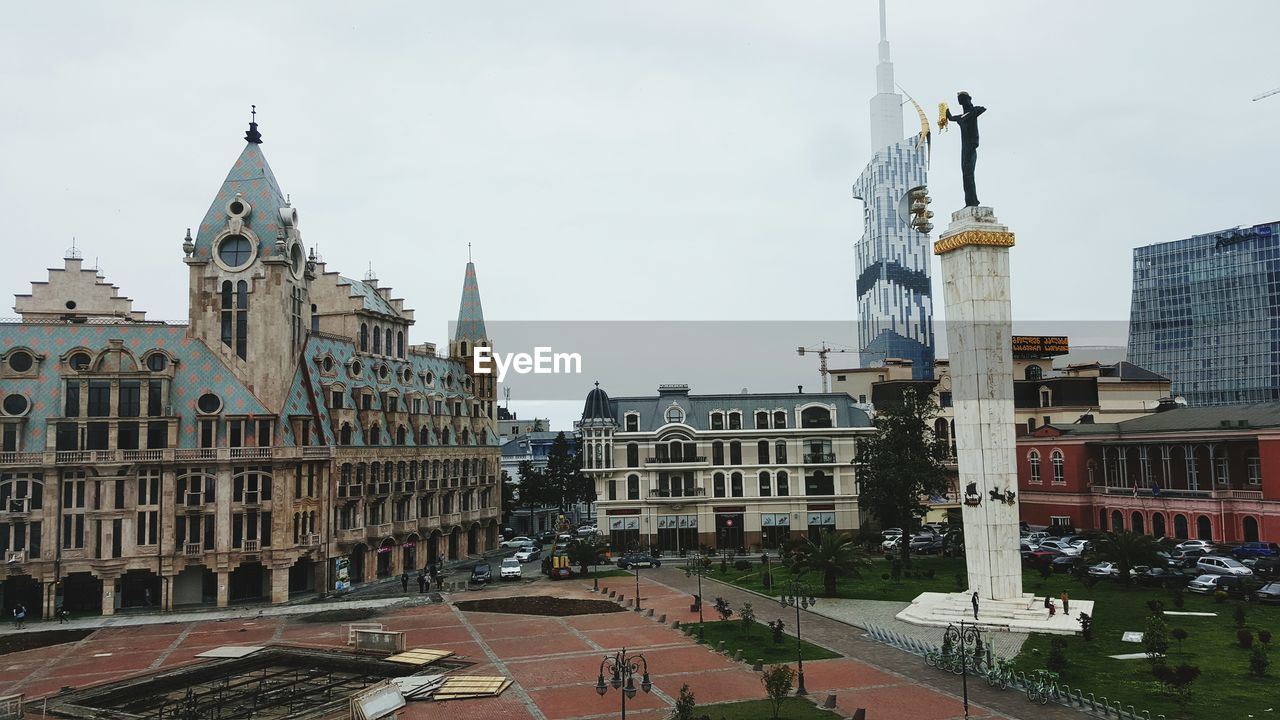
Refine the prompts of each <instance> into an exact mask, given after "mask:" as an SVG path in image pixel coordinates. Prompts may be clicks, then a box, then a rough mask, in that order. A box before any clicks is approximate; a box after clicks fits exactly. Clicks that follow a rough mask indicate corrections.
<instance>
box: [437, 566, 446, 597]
mask: <svg viewBox="0 0 1280 720" xmlns="http://www.w3.org/2000/svg"><path fill="white" fill-rule="evenodd" d="M436 592H444V574H443V573H441V572H440V571H439V570H437V571H436Z"/></svg>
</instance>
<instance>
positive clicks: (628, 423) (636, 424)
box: [623, 413, 640, 432]
mask: <svg viewBox="0 0 1280 720" xmlns="http://www.w3.org/2000/svg"><path fill="white" fill-rule="evenodd" d="M623 422H624V425H625V427H626V431H627V432H640V416H639V415H637V414H636V413H627V416H626V418H625V420H624V421H623Z"/></svg>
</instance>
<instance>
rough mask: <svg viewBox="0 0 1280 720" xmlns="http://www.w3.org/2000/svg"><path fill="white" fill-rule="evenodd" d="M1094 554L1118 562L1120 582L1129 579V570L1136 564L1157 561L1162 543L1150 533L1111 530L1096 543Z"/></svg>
mask: <svg viewBox="0 0 1280 720" xmlns="http://www.w3.org/2000/svg"><path fill="white" fill-rule="evenodd" d="M1095 545H1096V548H1095V549H1094V550H1093V554H1094V555H1095V556H1096V557H1098V558H1101V559H1103V560H1108V561H1110V562H1113V563H1115V564H1116V566H1117V567H1118V568H1119V570H1120V582H1128V581H1129V570H1130V569H1131V568H1133V566H1135V565H1147V564H1152V563H1155V562H1156V561H1157V559H1158V558H1159V556H1158V555H1157V554H1156V553H1158V552H1159V551H1160V544H1159V543H1158V542H1157V541H1156V539H1155V538H1153V537H1151V536H1150V535H1139V534H1138V533H1131V532H1125V531H1121V532H1109V533H1107V534H1106V535H1104V536H1103V537H1102V538H1101V539H1100V540H1098V541H1097V542H1096V543H1095Z"/></svg>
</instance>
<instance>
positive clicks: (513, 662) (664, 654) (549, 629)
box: [0, 569, 1078, 720]
mask: <svg viewBox="0 0 1280 720" xmlns="http://www.w3.org/2000/svg"><path fill="white" fill-rule="evenodd" d="M642 573H643V574H642V576H641V587H642V591H641V595H642V597H641V603H642V606H643V607H644V608H645V609H646V610H647V609H648V608H650V607H652V608H654V610H655V614H656V615H663V614H665V615H667V616H668V618H667V619H668V621H670V620H673V619H674V620H680V621H681V622H682V623H690V622H696V621H697V615H696V613H691V612H690V611H689V600H690V597H689V596H690V591H689V589H688V588H689V587H690V586H691V585H692V583H693V582H695V581H694V580H693V579H690V578H685V577H684V573H683V571H681V570H679V569H660V570H654V571H648V572H646V571H642ZM616 580H618V581H619V582H618V583H617V586H616V587H615V589H618V590H623V591H624V592H625V593H626V595H627V596H628V597H632V596H633V595H634V588H635V585H634V581H632V582H631V583H627V582H626V580H627V578H617V579H616ZM704 582H705V581H704ZM602 585H603V586H604V587H608V585H607V582H602ZM534 593H536V594H545V595H555V596H561V597H574V598H592V599H600V598H601V597H602V596H601V595H599V594H594V593H592V592H591V589H590V586H589V585H587V584H584V583H579V582H573V581H569V582H557V583H551V582H549V581H540V582H538V583H535V584H532V585H526V584H518V585H506V586H504V585H500V584H499V585H495V586H493V587H491V588H486V589H485V590H482V591H479V592H469V593H465V594H461V593H460V594H458V596H457V597H456V598H453V599H459V600H461V599H471V598H476V597H500V596H505V595H518V594H534ZM705 595H707V596H708V597H715V596H716V595H722V596H724V597H726V598H728V599H729V600H730V602H731V603H733V605H734V606H735V607H740V606H741V604H742V603H743V602H745V601H750V602H752V603H753V605H754V606H755V608H756V614H757V617H758V619H759V620H760V621H762V622H764V621H767V620H770V619H773V618H774V617H776V616H778V615H781V614H783V610H782V608H779V607H778V606H777V604H776V603H772V602H769V601H768V600H766V599H764V598H761V597H758V596H753V595H749V594H747V593H745V592H741V591H738V590H735V589H733V588H730V587H727V586H722V585H718V584H713V585H712V586H711V587H709V588H706V589H705ZM313 609H315V610H327V609H329V607H328V606H324V605H319V606H313ZM707 610H708V611H709V610H710V608H709V607H708V608H707ZM381 611H382V614H381V615H380V616H379V617H378V618H376V619H375V620H376V621H377V622H381V623H383V624H384V625H385V626H386V627H387V628H388V629H392V630H403V631H405V632H406V633H407V636H408V637H407V640H408V644H409V646H411V647H436V648H444V649H449V650H453V651H455V652H456V653H458V655H459V656H461V657H463V658H465V659H467V660H469V661H471V662H473V663H474V665H473V666H471V667H469V668H467V669H465V670H464V671H462V672H465V673H467V674H482V675H505V676H508V677H510V678H512V680H513V681H514V682H513V685H512V687H511V688H510V689H509V690H508V691H507V692H505V693H504V694H503V695H502V696H500V697H497V698H487V699H480V700H467V701H451V702H448V703H432V702H414V703H411V704H410V705H409V706H408V707H407V708H406V709H405V710H404V711H403V712H402V715H401V716H402V718H404V719H405V720H415V719H418V718H431V719H432V720H439V719H440V718H445V717H448V720H493V718H512V719H513V720H526V719H527V720H572V719H576V720H583V719H595V718H600V719H603V718H613V717H617V716H618V714H619V710H620V703H621V697H622V696H621V694H620V693H619V692H618V691H614V690H610V691H609V692H608V693H607V694H606V695H605V696H604V697H601V696H599V695H598V694H597V693H596V691H595V688H594V685H595V679H596V675H597V674H598V673H599V668H600V661H601V659H602V658H603V656H604V655H605V654H606V653H612V652H614V651H616V650H618V649H620V648H622V647H624V646H625V647H626V648H627V649H628V650H629V651H634V652H642V653H643V654H644V656H645V657H646V659H647V660H648V662H649V670H650V673H651V676H652V679H653V682H654V690H653V692H652V693H650V694H645V693H638V694H637V696H636V698H635V699H634V700H631V701H628V703H627V715H628V717H629V718H632V719H633V720H659V719H660V718H665V717H666V715H667V713H668V712H669V710H670V706H671V705H672V703H673V698H674V697H676V696H678V694H679V692H680V686H681V685H682V684H686V683H687V684H688V685H689V687H690V688H691V689H692V690H693V692H694V693H695V695H696V697H697V700H698V703H699V704H700V705H703V706H706V705H709V704H712V703H720V702H733V701H738V700H757V699H762V698H763V697H764V693H763V689H762V687H761V685H760V680H759V675H758V673H755V672H752V671H751V669H750V666H749V665H748V664H745V663H739V662H734V661H732V660H730V659H729V658H726V657H723V656H721V655H719V654H716V653H715V652H713V651H711V650H710V649H709V648H707V647H704V646H701V645H698V644H697V643H695V642H693V641H692V640H691V639H690V638H688V637H686V636H685V635H684V634H683V633H681V632H680V631H677V630H674V629H672V628H670V627H669V626H668V625H662V624H660V623H658V622H657V619H656V617H649V616H648V615H647V613H645V612H635V611H624V612H616V613H608V614H596V615H583V616H575V617H532V616H516V615H505V614H499V613H482V612H464V611H460V610H458V609H457V608H455V607H454V606H453V605H452V604H451V603H446V604H429V605H410V606H394V605H393V606H388V607H384V608H382V609H381ZM784 619H785V620H786V622H787V623H788V629H790V625H791V623H793V622H794V611H792V612H791V613H790V614H789V615H786V616H784ZM168 620H169V622H167V623H164V624H160V623H152V624H138V625H134V626H130V627H119V626H112V627H104V628H102V629H100V630H98V631H97V632H95V633H93V634H92V635H90V636H88V637H86V638H84V639H83V640H81V641H79V642H76V643H68V644H64V645H58V646H52V647H47V648H40V649H37V650H30V651H25V652H21V653H13V654H10V655H6V656H3V657H0V693H10V692H22V693H25V694H26V696H27V698H28V699H34V698H38V697H40V696H42V695H45V694H50V693H54V692H56V691H57V690H58V689H60V688H62V687H63V686H74V687H83V686H86V685H90V684H96V683H101V682H108V681H113V680H118V679H121V678H123V677H126V676H131V675H136V674H139V673H149V672H154V671H155V670H156V669H157V668H164V669H169V668H173V667H176V666H179V665H184V664H187V663H192V662H199V661H198V660H197V659H196V658H194V655H195V654H196V653H198V652H201V651H203V650H207V649H209V648H213V647H217V646H221V645H257V644H265V643H270V642H281V643H286V644H291V645H303V646H309V647H322V648H345V647H346V624H345V623H332V624H313V623H304V622H301V621H300V620H299V619H298V618H296V617H293V616H291V615H288V614H269V613H267V612H264V613H263V614H262V615H253V616H251V617H245V616H231V617H222V618H218V619H207V618H199V619H196V618H184V617H182V616H174V615H171V616H169V617H168ZM804 635H805V639H807V640H811V641H814V642H817V643H818V644H821V645H825V646H828V647H831V648H832V649H834V650H836V651H838V652H841V653H843V654H845V655H846V656H847V657H844V658H836V659H831V660H821V661H812V662H806V663H805V677H806V683H807V685H808V688H809V690H810V693H811V699H814V700H821V699H822V698H823V697H825V694H826V693H827V692H835V693H836V695H837V699H838V700H837V702H838V709H839V711H840V712H841V713H842V714H844V715H846V716H848V715H851V714H852V713H853V712H854V711H855V710H856V709H857V708H859V707H866V708H867V710H868V717H870V718H872V719H873V720H881V719H887V718H913V719H915V718H921V719H923V720H952V719H954V718H960V717H962V716H963V708H962V705H961V702H960V699H959V698H958V697H957V693H958V690H959V688H958V683H957V681H956V680H955V679H954V678H953V676H950V675H943V674H941V673H939V672H938V671H936V670H930V669H928V668H926V667H925V666H924V664H923V662H922V661H920V659H919V658H915V657H912V656H909V655H906V654H904V653H900V652H898V651H896V650H894V649H892V648H889V647H886V646H884V645H880V644H879V643H874V642H871V641H869V640H867V639H865V638H863V637H862V636H861V632H860V631H857V630H855V629H853V628H851V627H850V626H848V625H845V624H842V623H839V622H836V621H834V620H831V619H828V618H822V617H817V616H810V615H806V617H805V620H804ZM971 697H972V698H974V699H975V702H974V703H973V704H972V705H971V708H970V716H971V717H974V718H1015V717H1033V716H1034V717H1035V718H1036V720H1056V719H1057V718H1066V717H1072V718H1077V717H1078V715H1076V714H1075V713H1072V712H1071V711H1067V710H1064V709H1062V708H1055V707H1047V708H1045V707H1038V706H1037V707H1032V706H1030V705H1029V704H1027V702H1026V700H1025V698H1023V697H1021V696H1020V695H1017V694H1014V693H1007V694H1003V695H1001V694H998V693H997V692H995V691H990V690H988V689H987V688H986V687H985V686H983V687H979V688H973V692H972V693H971ZM705 710H706V711H707V712H708V713H709V714H711V715H712V716H713V717H714V710H713V709H712V708H710V707H707V708H705ZM344 716H345V713H340V714H338V715H335V716H334V717H335V718H336V717H344Z"/></svg>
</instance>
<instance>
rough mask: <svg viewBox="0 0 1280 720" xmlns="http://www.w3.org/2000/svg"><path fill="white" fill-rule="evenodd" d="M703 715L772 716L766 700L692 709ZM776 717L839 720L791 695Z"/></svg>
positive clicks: (720, 719) (725, 719) (747, 719)
mask: <svg viewBox="0 0 1280 720" xmlns="http://www.w3.org/2000/svg"><path fill="white" fill-rule="evenodd" d="M760 693H761V694H762V695H763V694H764V686H763V685H761V686H760ZM695 699H696V698H695ZM703 715H706V716H707V717H709V718H711V720H770V719H771V718H772V717H773V706H772V705H770V704H769V701H768V700H743V701H741V702H734V703H724V704H721V705H699V706H698V707H697V709H696V710H694V711H693V716H694V717H702V716H703ZM778 718H779V720H840V715H837V714H836V713H833V712H831V711H830V710H823V709H822V708H820V707H818V706H817V705H814V704H813V703H811V702H809V701H808V700H805V699H804V698H796V697H792V698H787V699H786V700H783V701H782V707H781V709H780V710H779V712H778Z"/></svg>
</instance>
